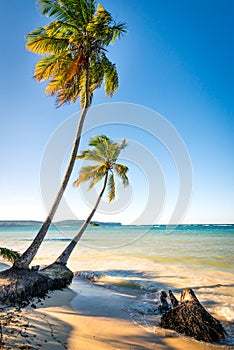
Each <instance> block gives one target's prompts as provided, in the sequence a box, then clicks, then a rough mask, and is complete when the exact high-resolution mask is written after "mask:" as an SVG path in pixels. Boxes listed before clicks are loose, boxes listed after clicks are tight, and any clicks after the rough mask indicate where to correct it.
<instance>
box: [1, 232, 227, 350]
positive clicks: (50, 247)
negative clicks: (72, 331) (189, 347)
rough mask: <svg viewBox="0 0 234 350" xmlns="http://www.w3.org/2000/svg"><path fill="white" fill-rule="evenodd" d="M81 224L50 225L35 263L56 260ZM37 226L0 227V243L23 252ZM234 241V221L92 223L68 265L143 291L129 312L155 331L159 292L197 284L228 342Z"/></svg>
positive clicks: (98, 278) (104, 280)
mask: <svg viewBox="0 0 234 350" xmlns="http://www.w3.org/2000/svg"><path fill="white" fill-rule="evenodd" d="M78 228H79V227H77V228H75V227H69V226H66V227H53V228H51V229H50V231H49V233H48V234H47V236H46V239H45V241H44V243H43V245H42V247H41V248H40V250H39V252H38V254H37V257H36V259H35V261H34V264H40V265H44V264H49V263H52V262H53V261H54V260H55V259H56V257H57V256H58V255H59V254H60V253H61V251H62V250H63V249H64V248H65V246H66V244H68V242H69V241H70V239H71V238H72V237H74V235H75V234H76V232H77V230H78ZM37 230H38V227H9V228H5V227H1V228H0V245H1V246H7V247H11V248H14V249H16V250H19V251H23V250H24V249H26V247H27V246H28V245H29V244H30V242H31V240H32V238H33V237H34V236H35V234H36V233H37ZM233 241H234V225H179V226H178V227H176V228H175V229H173V228H172V227H169V228H168V227H166V226H154V227H150V226H99V227H90V228H89V229H88V230H87V232H85V234H84V236H83V238H82V240H81V241H80V242H79V244H78V245H77V247H76V249H75V250H74V252H73V254H72V256H71V259H70V261H69V267H70V268H71V269H72V270H73V271H82V272H80V275H82V276H83V277H90V276H91V275H92V276H93V279H94V280H95V281H96V283H98V284H100V285H102V286H103V287H106V288H119V287H121V288H131V289H132V290H133V291H134V290H136V291H139V290H141V291H142V293H143V294H142V297H141V298H140V299H137V303H136V305H132V306H131V308H130V311H129V312H130V314H131V317H132V319H133V320H134V322H137V323H139V324H141V325H143V326H145V327H146V328H147V329H148V330H150V331H155V327H156V328H157V322H156V323H155V317H154V320H153V321H152V316H151V312H150V308H151V306H152V304H153V305H154V306H155V303H157V300H158V296H159V292H160V290H162V289H164V290H168V289H172V290H173V291H174V293H175V294H176V296H177V297H179V295H180V291H181V289H182V288H186V287H189V288H193V289H194V291H195V292H196V295H197V296H198V298H199V300H200V301H201V302H202V304H203V305H204V306H205V307H206V309H207V310H208V311H209V312H211V313H212V315H214V316H215V317H216V318H218V319H219V320H221V321H222V322H223V323H224V325H225V328H226V329H227V330H228V337H227V340H226V342H227V343H228V344H234V325H233V322H234V244H233V243H234V242H233ZM139 310H140V311H139ZM142 310H143V311H142ZM142 315H143V316H144V317H143V316H142ZM143 320H144V322H146V321H147V322H146V323H144V322H143ZM142 322H143V324H142Z"/></svg>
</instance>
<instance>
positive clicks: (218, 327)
mask: <svg viewBox="0 0 234 350" xmlns="http://www.w3.org/2000/svg"><path fill="white" fill-rule="evenodd" d="M160 327H162V328H166V329H171V330H175V331H176V332H178V333H180V334H184V335H186V336H189V337H193V338H195V339H197V340H202V341H205V342H218V341H219V340H221V339H223V338H224V337H225V330H224V328H223V326H222V324H221V323H220V322H219V321H218V320H217V319H215V318H214V317H213V316H211V315H210V314H209V313H208V312H207V311H206V310H205V309H204V307H203V306H202V305H201V304H200V302H199V300H198V299H197V297H196V295H195V294H194V292H193V291H192V289H184V290H183V291H182V293H181V303H180V305H178V306H176V307H173V308H171V309H169V310H168V311H167V312H165V313H164V314H163V315H162V317H161V322H160Z"/></svg>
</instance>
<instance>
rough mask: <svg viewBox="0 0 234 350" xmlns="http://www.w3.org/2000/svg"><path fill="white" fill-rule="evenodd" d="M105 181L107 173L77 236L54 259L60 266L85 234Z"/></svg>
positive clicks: (64, 263)
mask: <svg viewBox="0 0 234 350" xmlns="http://www.w3.org/2000/svg"><path fill="white" fill-rule="evenodd" d="M107 179H108V172H107V173H106V176H105V180H104V184H103V187H102V190H101V192H100V194H99V196H98V199H97V201H96V204H95V206H94V208H93V210H92V211H91V213H90V214H89V216H88V218H87V219H86V220H85V222H84V223H83V225H82V226H81V228H80V230H79V231H78V233H77V235H76V236H75V237H74V238H73V240H72V241H71V242H70V243H69V244H68V246H67V247H66V248H65V249H64V251H63V252H62V254H61V255H60V256H59V257H58V258H57V259H56V261H55V262H56V263H59V264H62V265H66V264H67V261H68V259H69V257H70V255H71V253H72V252H73V249H74V248H75V246H76V245H77V243H78V242H79V240H80V239H81V237H82V235H83V233H84V232H85V230H86V228H87V226H88V225H89V223H90V221H91V220H92V217H93V215H94V213H95V211H96V210H97V207H98V205H99V203H100V200H101V198H102V196H103V193H104V192H105V188H106V184H107Z"/></svg>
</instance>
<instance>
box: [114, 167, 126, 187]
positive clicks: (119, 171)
mask: <svg viewBox="0 0 234 350" xmlns="http://www.w3.org/2000/svg"><path fill="white" fill-rule="evenodd" d="M113 167H114V169H115V171H116V174H117V176H118V177H119V178H120V179H121V181H122V184H123V186H124V187H126V186H127V185H128V184H129V180H128V177H127V175H126V173H127V172H128V170H129V169H128V167H127V166H126V165H123V164H119V163H115V164H114V165H113Z"/></svg>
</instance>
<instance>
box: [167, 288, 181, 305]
mask: <svg viewBox="0 0 234 350" xmlns="http://www.w3.org/2000/svg"><path fill="white" fill-rule="evenodd" d="M168 293H169V297H170V299H171V305H172V307H176V306H177V305H179V302H178V300H177V299H176V297H175V296H174V294H173V293H172V291H171V290H169V291H168Z"/></svg>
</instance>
